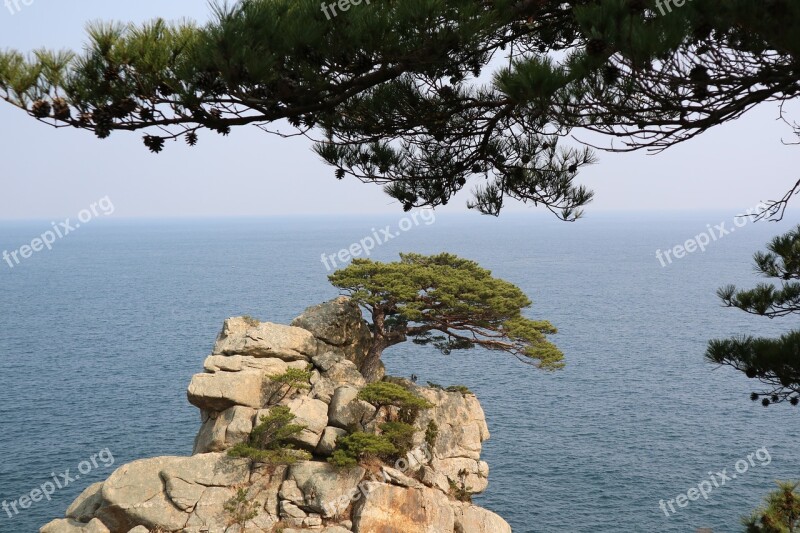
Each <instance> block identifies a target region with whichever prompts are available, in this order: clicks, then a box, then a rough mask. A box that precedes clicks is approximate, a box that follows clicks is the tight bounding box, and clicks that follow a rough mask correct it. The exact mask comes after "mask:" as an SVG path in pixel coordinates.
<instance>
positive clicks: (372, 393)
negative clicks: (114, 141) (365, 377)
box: [358, 381, 433, 424]
mask: <svg viewBox="0 0 800 533" xmlns="http://www.w3.org/2000/svg"><path fill="white" fill-rule="evenodd" d="M358 399H359V400H364V401H365V402H367V403H370V404H372V405H373V406H375V408H376V409H377V410H378V411H380V410H381V408H383V407H390V406H392V407H397V408H398V409H399V410H400V414H399V418H400V420H401V421H403V422H406V423H408V424H411V423H413V422H414V420H416V418H417V415H418V414H419V412H420V411H421V410H422V409H430V408H431V407H433V404H432V403H430V402H429V401H428V400H426V399H425V398H421V397H419V396H417V395H416V394H414V393H413V392H411V391H410V390H408V389H407V388H405V387H403V386H401V385H397V384H396V383H388V382H386V381H380V382H378V383H370V384H369V385H367V386H366V387H364V388H363V389H361V391H360V392H359V393H358Z"/></svg>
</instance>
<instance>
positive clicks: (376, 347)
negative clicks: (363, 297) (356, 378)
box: [359, 309, 388, 383]
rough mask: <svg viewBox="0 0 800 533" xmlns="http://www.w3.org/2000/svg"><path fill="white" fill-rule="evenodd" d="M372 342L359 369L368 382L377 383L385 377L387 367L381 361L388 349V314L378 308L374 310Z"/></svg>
mask: <svg viewBox="0 0 800 533" xmlns="http://www.w3.org/2000/svg"><path fill="white" fill-rule="evenodd" d="M372 327H373V330H372V344H371V345H370V347H369V352H367V357H366V359H364V361H363V362H362V363H361V367H360V368H359V371H361V375H363V376H364V379H366V380H367V383H375V382H376V381H380V380H382V379H383V376H384V375H385V374H386V369H385V368H384V366H383V362H382V361H381V354H383V350H385V349H386V347H387V346H388V343H387V342H386V329H385V328H386V315H385V314H384V313H383V312H382V311H381V310H378V309H373V310H372Z"/></svg>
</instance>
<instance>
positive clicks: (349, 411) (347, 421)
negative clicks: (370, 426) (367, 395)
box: [328, 385, 375, 430]
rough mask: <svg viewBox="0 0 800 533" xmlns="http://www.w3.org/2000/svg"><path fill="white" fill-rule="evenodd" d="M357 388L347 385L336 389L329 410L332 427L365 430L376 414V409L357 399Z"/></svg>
mask: <svg viewBox="0 0 800 533" xmlns="http://www.w3.org/2000/svg"><path fill="white" fill-rule="evenodd" d="M358 391H359V389H357V388H356V387H351V386H349V385H345V386H343V387H339V388H338V389H336V392H334V393H333V398H332V399H331V405H330V409H329V410H328V421H329V423H330V425H331V426H336V427H338V428H342V429H347V430H349V429H351V428H354V427H356V428H363V427H364V426H365V425H366V424H367V422H368V421H369V419H370V418H371V417H372V416H373V415H374V414H375V407H373V406H372V405H370V404H368V403H367V402H365V401H363V400H359V399H358V398H357V396H358Z"/></svg>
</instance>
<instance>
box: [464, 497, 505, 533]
mask: <svg viewBox="0 0 800 533" xmlns="http://www.w3.org/2000/svg"><path fill="white" fill-rule="evenodd" d="M454 510H455V533H511V526H509V525H508V523H507V522H506V521H505V520H503V519H502V518H500V517H499V516H498V515H496V514H494V513H493V512H491V511H487V510H486V509H483V508H481V507H478V506H477V505H472V504H469V503H461V504H460V505H455V507H454Z"/></svg>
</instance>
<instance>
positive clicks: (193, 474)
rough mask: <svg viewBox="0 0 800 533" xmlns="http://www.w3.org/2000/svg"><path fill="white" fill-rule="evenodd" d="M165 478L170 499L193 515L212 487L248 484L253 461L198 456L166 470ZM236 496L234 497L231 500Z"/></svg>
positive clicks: (205, 455)
mask: <svg viewBox="0 0 800 533" xmlns="http://www.w3.org/2000/svg"><path fill="white" fill-rule="evenodd" d="M161 478H162V479H163V481H164V485H165V493H166V495H167V497H168V498H169V500H170V501H171V502H172V503H173V504H174V505H175V506H176V507H177V508H179V509H181V510H182V511H184V512H187V513H190V512H192V511H193V510H195V507H196V506H197V505H199V504H198V502H200V500H201V498H202V497H203V496H204V493H205V492H206V490H207V489H208V488H209V487H224V488H231V487H235V486H239V485H243V484H245V483H247V482H248V481H249V480H250V461H248V460H247V459H235V458H232V457H228V456H227V455H226V454H221V453H207V454H200V455H194V456H192V457H190V458H188V459H185V460H184V461H181V462H178V463H176V464H173V465H169V466H167V467H165V468H164V469H162V471H161ZM233 492H234V493H235V491H233ZM216 496H217V497H219V495H216ZM232 496H233V494H230V495H229V496H228V498H227V499H230V498H231V497H232ZM215 501H216V499H215ZM223 503H224V502H223ZM219 509H220V510H221V509H222V507H219Z"/></svg>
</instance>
